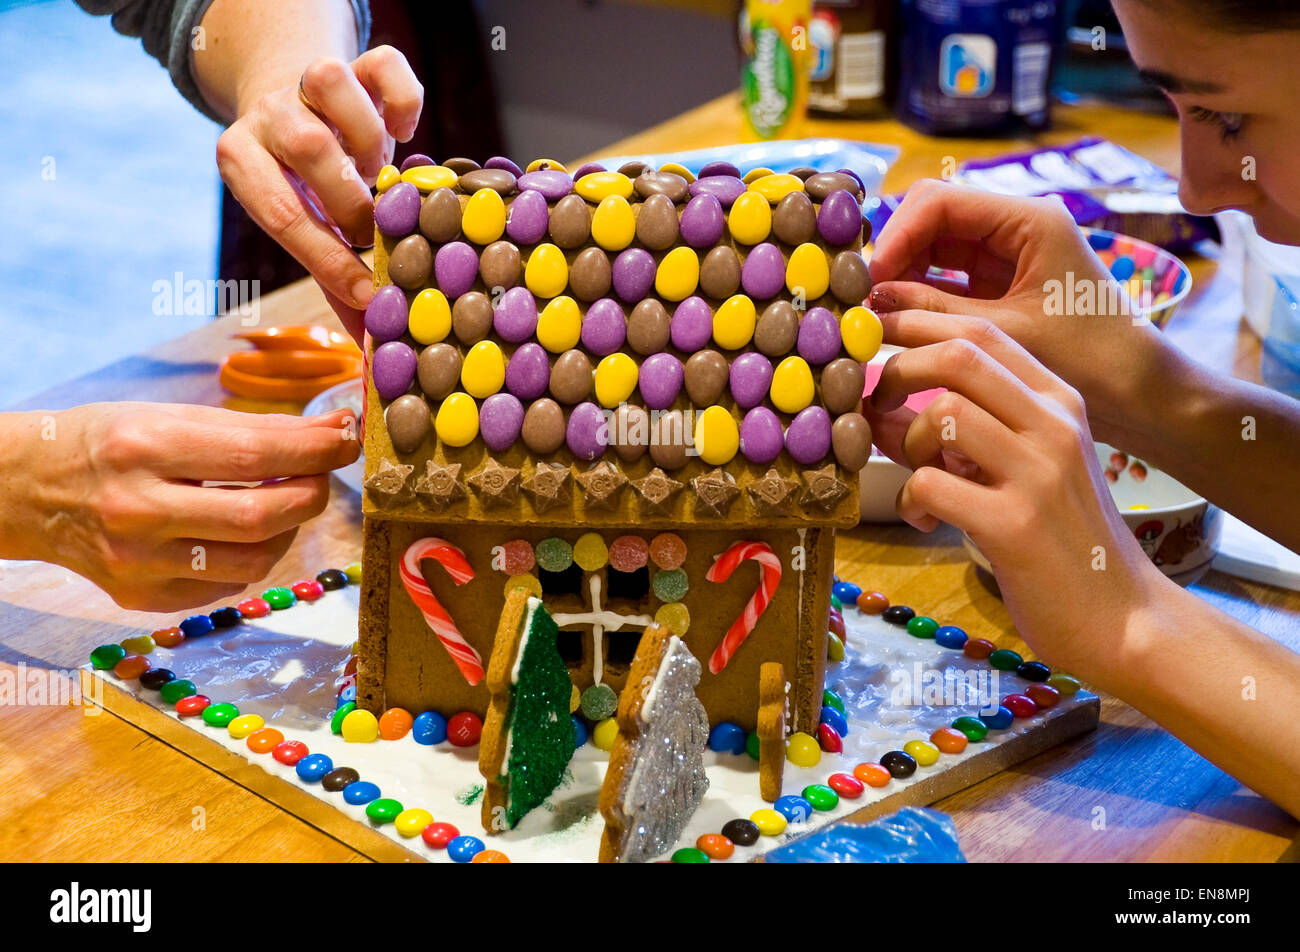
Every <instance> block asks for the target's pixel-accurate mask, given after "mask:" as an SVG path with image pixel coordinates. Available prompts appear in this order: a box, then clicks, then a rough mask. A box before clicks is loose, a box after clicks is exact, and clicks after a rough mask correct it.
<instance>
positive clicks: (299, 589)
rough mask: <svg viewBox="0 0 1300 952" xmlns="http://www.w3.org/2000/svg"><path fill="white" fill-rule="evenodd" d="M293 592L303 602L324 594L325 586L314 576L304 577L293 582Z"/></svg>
mask: <svg viewBox="0 0 1300 952" xmlns="http://www.w3.org/2000/svg"><path fill="white" fill-rule="evenodd" d="M293 593H294V594H295V595H297V596H298V597H299V598H300V599H302V600H303V601H304V602H314V601H316V599H318V598H320V597H321V596H322V595H324V594H325V586H324V585H322V584H321V583H320V582H318V581H316V580H315V579H314V578H305V579H303V580H302V581H301V582H294V583H293Z"/></svg>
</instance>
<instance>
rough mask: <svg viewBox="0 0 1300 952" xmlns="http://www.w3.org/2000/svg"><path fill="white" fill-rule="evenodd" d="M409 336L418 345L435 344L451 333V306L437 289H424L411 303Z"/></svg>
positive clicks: (445, 296)
mask: <svg viewBox="0 0 1300 952" xmlns="http://www.w3.org/2000/svg"><path fill="white" fill-rule="evenodd" d="M408 327H409V329H410V331H411V336H412V337H414V338H415V340H416V342H417V343H420V344H436V343H438V341H440V340H442V339H443V338H444V337H446V336H447V335H448V334H449V333H451V305H449V304H448V303H447V295H445V294H443V293H442V292H441V291H439V290H438V289H437V288H425V289H424V290H423V291H421V292H420V293H419V294H417V295H416V296H415V300H414V301H412V302H411V314H410V318H409V320H408Z"/></svg>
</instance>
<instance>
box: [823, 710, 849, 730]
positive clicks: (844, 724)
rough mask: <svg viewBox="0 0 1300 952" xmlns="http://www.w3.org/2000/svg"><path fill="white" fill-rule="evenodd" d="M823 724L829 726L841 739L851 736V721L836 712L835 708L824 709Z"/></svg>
mask: <svg viewBox="0 0 1300 952" xmlns="http://www.w3.org/2000/svg"><path fill="white" fill-rule="evenodd" d="M821 722H822V723H823V724H829V725H830V726H831V728H832V729H833V730H834V731H835V733H837V734H839V735H840V736H841V737H848V736H849V719H848V718H847V717H845V716H844V715H843V714H841V713H840V712H839V711H837V710H835V708H833V707H829V706H828V707H823V708H822V713H821Z"/></svg>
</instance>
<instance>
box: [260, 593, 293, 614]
mask: <svg viewBox="0 0 1300 952" xmlns="http://www.w3.org/2000/svg"><path fill="white" fill-rule="evenodd" d="M262 598H263V600H265V602H266V603H267V604H268V605H270V606H271V609H272V610H273V611H280V610H281V609H283V608H289V607H291V606H292V605H293V603H294V602H296V601H297V600H298V596H297V595H295V594H294V593H293V591H292V590H290V589H287V588H268V589H267V590H266V591H265V592H263V593H262Z"/></svg>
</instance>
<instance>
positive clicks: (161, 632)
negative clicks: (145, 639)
mask: <svg viewBox="0 0 1300 952" xmlns="http://www.w3.org/2000/svg"><path fill="white" fill-rule="evenodd" d="M152 637H153V643H154V644H156V645H157V646H158V647H159V648H175V647H176V646H177V645H179V644H180V643H181V642H182V641H184V640H185V632H183V631H181V630H180V629H179V628H160V629H158V630H157V631H155V632H154V633H153V635H152Z"/></svg>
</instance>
